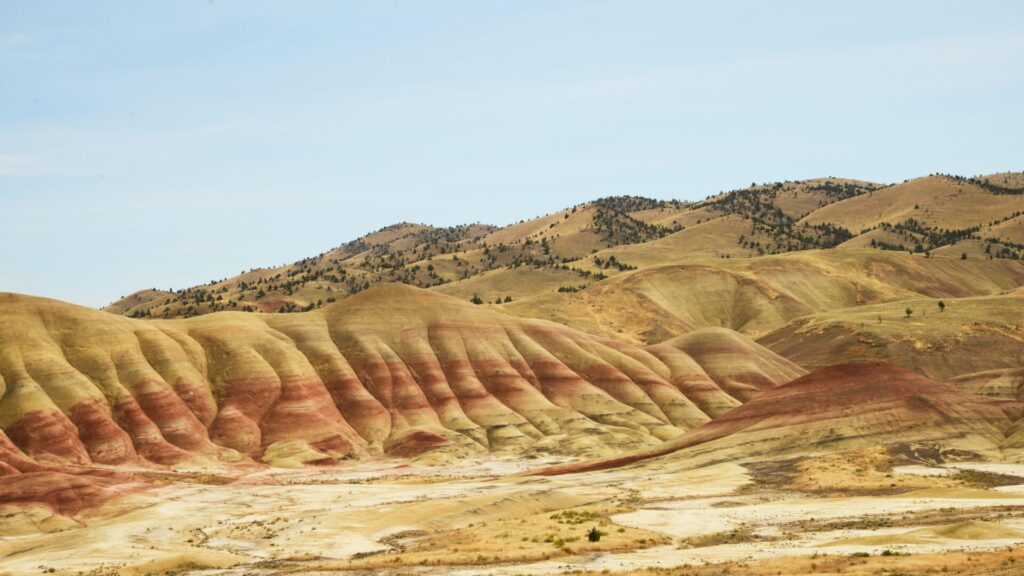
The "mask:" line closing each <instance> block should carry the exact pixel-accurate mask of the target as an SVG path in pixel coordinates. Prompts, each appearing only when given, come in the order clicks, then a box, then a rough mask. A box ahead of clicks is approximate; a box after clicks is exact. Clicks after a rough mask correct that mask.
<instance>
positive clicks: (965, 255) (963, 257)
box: [960, 252, 967, 260]
mask: <svg viewBox="0 0 1024 576" xmlns="http://www.w3.org/2000/svg"><path fill="white" fill-rule="evenodd" d="M960 259H961V260H967V252H961V253H960Z"/></svg>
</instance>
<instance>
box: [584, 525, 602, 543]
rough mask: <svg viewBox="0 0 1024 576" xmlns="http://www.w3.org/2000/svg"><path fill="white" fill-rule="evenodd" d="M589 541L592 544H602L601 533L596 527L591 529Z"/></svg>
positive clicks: (588, 536) (588, 534)
mask: <svg viewBox="0 0 1024 576" xmlns="http://www.w3.org/2000/svg"><path fill="white" fill-rule="evenodd" d="M587 540H590V541H591V542H600V541H601V531H600V530H598V529H597V528H596V527H594V528H591V529H590V532H587Z"/></svg>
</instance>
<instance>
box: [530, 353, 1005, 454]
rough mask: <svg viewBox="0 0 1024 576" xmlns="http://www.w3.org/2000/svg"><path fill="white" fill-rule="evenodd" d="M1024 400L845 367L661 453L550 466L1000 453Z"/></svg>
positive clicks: (868, 365) (903, 373) (765, 397)
mask: <svg viewBox="0 0 1024 576" xmlns="http://www.w3.org/2000/svg"><path fill="white" fill-rule="evenodd" d="M1022 415H1024V403H1022V402H1015V401H1006V400H992V399H986V398H982V397H979V396H975V395H972V394H967V393H965V392H961V391H960V390H957V389H956V388H954V387H952V386H949V385H946V384H940V383H938V382H934V381H932V380H928V379H927V378H924V377H922V376H920V375H918V374H915V373H913V372H910V371H908V370H905V369H903V368H900V367H898V366H895V365H892V364H883V363H875V362H865V363H852V364H840V365H836V366H831V367H829V368H824V369H821V370H818V371H816V372H812V373H810V374H808V375H806V376H802V377H800V378H797V379H796V380H793V381H792V382H789V383H787V384H785V385H783V386H779V387H776V388H773V389H771V390H768V391H766V392H764V393H762V394H760V395H758V396H756V397H755V398H754V399H753V400H751V401H750V402H748V403H746V404H744V405H743V406H740V407H738V408H736V409H734V410H731V411H729V412H727V413H726V414H723V415H722V416H720V417H718V418H715V419H714V420H712V421H711V422H708V423H707V424H704V425H703V426H700V427H697V428H695V429H693V430H691V431H689V432H687V433H686V434H684V435H683V436H681V437H679V438H677V439H675V440H672V441H670V442H667V443H665V445H664V446H661V447H659V448H657V449H655V450H651V451H647V452H642V453H637V454H631V455H626V456H623V457H619V458H613V459H607V460H601V461H596V462H590V463H583V464H569V465H566V466H561V467H554V468H549V469H546V470H543V471H541V472H540V473H541V474H557V473H566V472H578V471H585V470H596V469H605V468H612V467H616V466H621V465H626V464H631V463H634V462H638V461H642V460H647V459H650V458H654V457H658V456H664V457H668V458H675V459H687V460H689V461H691V462H695V463H696V462H701V461H705V460H707V459H709V458H713V459H714V460H715V461H722V460H744V459H749V458H758V457H778V456H783V455H787V454H808V453H814V452H822V451H840V450H850V449H856V448H862V447H866V446H872V445H879V444H886V443H892V442H919V441H929V442H935V443H939V444H942V445H945V446H949V447H952V448H957V449H961V450H966V451H970V452H974V453H979V454H984V453H994V452H998V451H999V449H1000V448H1001V447H1002V446H1003V444H1004V443H1005V442H1006V441H1007V438H1006V433H1007V432H1008V431H1010V430H1011V429H1012V428H1013V424H1014V422H1016V421H1017V420H1019V419H1020V418H1021V416H1022Z"/></svg>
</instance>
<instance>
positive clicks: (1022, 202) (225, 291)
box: [106, 173, 1024, 318]
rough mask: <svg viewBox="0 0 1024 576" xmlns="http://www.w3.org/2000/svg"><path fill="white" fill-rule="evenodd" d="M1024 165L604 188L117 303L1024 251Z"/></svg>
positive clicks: (502, 300)
mask: <svg viewBox="0 0 1024 576" xmlns="http://www.w3.org/2000/svg"><path fill="white" fill-rule="evenodd" d="M1020 181H1021V177H1020V173H1001V174H995V175H990V176H983V177H977V178H963V177H956V176H943V175H934V176H928V177H924V178H918V179H914V180H909V181H907V182H904V183H901V184H895V185H888V186H885V185H881V184H875V183H871V182H864V181H858V180H848V179H841V178H819V179H812V180H804V181H798V182H777V183H771V184H761V185H753V186H751V187H750V188H747V189H742V190H735V191H732V192H727V193H723V194H719V195H716V196H712V197H709V198H707V199H706V200H704V201H701V202H696V203H689V204H688V203H684V202H680V201H663V200H652V199H647V198H641V197H636V196H620V197H610V198H602V199H599V200H596V201H593V202H589V203H585V204H580V205H577V206H574V207H571V208H568V209H565V210H561V211H558V212H555V213H552V214H549V215H546V216H541V217H538V218H535V219H532V220H528V221H524V222H519V223H515V224H512V225H509V226H506V227H503V228H498V227H495V226H489V225H483V224H470V225H463V226H454V227H450V228H434V227H431V226H426V225H421V224H409V223H401V224H396V225H394V226H390V227H387V228H384V229H382V230H379V231H377V232H374V233H371V234H368V235H366V236H363V237H361V238H359V239H357V240H354V241H351V242H347V243H344V244H342V245H340V246H339V247H337V248H334V249H332V250H329V251H327V252H324V253H321V254H319V255H317V256H314V257H311V258H306V259H304V260H300V261H298V262H295V263H292V264H288V265H283V266H279V267H275V268H261V269H253V270H250V271H248V272H246V273H243V274H241V275H239V276H235V277H230V278H224V279H220V280H212V281H210V282H209V283H207V284H205V285H201V286H194V287H191V288H186V289H183V290H177V291H174V292H167V291H161V290H157V289H147V290H141V291H139V292H136V293H133V294H130V295H128V296H126V297H124V298H122V299H120V300H118V301H117V302H114V303H112V304H111V305H109V306H108V307H107V308H106V309H107V310H108V311H110V312H114V313H117V314H123V315H127V316H133V317H158V318H173V317H180V316H185V317H188V316H196V315H201V314H206V313H209V312H214V311H222V310H229V311H250V312H256V311H260V312H298V311H304V310H305V311H308V310H312V309H315V308H318V307H321V306H324V305H326V304H329V303H331V302H334V301H336V300H339V299H342V298H345V297H348V296H350V295H352V294H356V293H358V292H360V291H362V290H365V289H367V288H369V287H370V286H373V285H375V284H378V283H387V282H400V283H404V284H409V285H412V286H417V287H421V288H430V289H434V290H438V291H441V292H444V293H448V294H453V295H458V296H460V297H463V298H466V299H470V298H474V297H476V298H479V299H480V300H482V301H484V302H487V303H489V304H492V305H498V306H500V305H503V304H506V303H507V302H509V301H517V300H520V299H524V298H531V297H536V296H547V295H550V294H552V293H556V294H557V293H559V292H558V291H559V290H562V291H563V292H562V293H566V292H570V293H571V292H575V291H579V290H586V289H587V288H588V287H590V286H592V285H594V284H596V283H600V281H602V280H604V279H605V278H607V277H610V276H615V275H618V274H622V273H624V272H628V271H631V270H634V269H636V268H641V269H642V268H647V267H655V266H665V265H669V264H680V263H690V262H696V261H700V262H706V263H708V265H710V266H716V263H714V262H713V261H717V260H723V259H739V258H743V259H749V258H757V257H760V256H766V255H773V254H783V253H792V252H801V251H808V250H821V249H830V248H834V247H837V246H842V247H848V248H854V249H861V250H865V249H868V250H875V251H896V252H911V253H919V254H925V255H927V256H929V257H937V258H950V259H956V258H961V257H965V256H966V257H969V258H971V259H1011V260H1019V259H1021V258H1024V232H1021V230H1022V229H1021V222H1022V218H1024V188H1021V187H1020V185H1019V182H1020Z"/></svg>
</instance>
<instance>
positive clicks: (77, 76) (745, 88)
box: [0, 0, 1024, 306]
mask: <svg viewBox="0 0 1024 576" xmlns="http://www.w3.org/2000/svg"><path fill="white" fill-rule="evenodd" d="M1022 18H1024V3H1022V2H1015V1H1005V2H985V1H963V2H939V1H928V2H924V1H922V2H910V1H908V2H893V1H886V2H864V1H858V2H846V3H845V5H840V3H839V2H822V1H813V2H812V1H808V2H782V1H776V2H771V1H763V2H754V1H749V2H740V1H707V2H683V1H663V2H659V1H645V0H624V1H593V2H557V1H554V0H545V1H535V2H531V1H511V0H509V1H504V2H497V1H483V0H472V1H471V0H465V1H457V0H451V1H443V0H438V1H427V0H422V1H408V2H392V1H379V0H372V1H371V0H367V1H365V2H303V1H292V2H253V1H245V2H242V1H239V2H225V1H222V0H213V1H205V0H204V1H202V2H191V1H175V2H171V1H166V2H155V1H132V2H81V1H68V2H45V1H36V0H31V1H24V2H13V1H7V0H0V290H6V291H16V292H26V293H32V294H39V295H46V296H52V297H57V298H61V299H65V300H69V301H73V302H78V303H82V304H87V305H92V306H101V305H103V304H106V303H108V302H110V301H112V300H114V299H116V298H118V297H120V296H121V295H123V294H127V293H129V292H131V291H133V290H135V289H138V288H144V287H151V286H156V287H160V288H167V287H175V288H179V287H183V286H186V285H192V284H196V283H201V282H204V281H207V280H209V279H212V278H220V277H224V276H229V275H233V274H237V273H238V272H240V271H241V270H243V269H248V268H250V267H252V266H268V265H275V264H280V263H283V262H287V261H293V260H296V259H299V258H302V257H305V256H309V255H313V254H316V253H319V252H321V251H323V250H326V249H328V248H330V247H332V246H335V245H337V244H340V243H341V242H343V241H346V240H349V239H352V238H355V237H357V236H359V235H361V234H363V233H365V232H367V231H370V230H372V229H375V228H379V227H380V226H383V225H386V224H389V223H392V222H396V221H401V220H409V221H416V222H425V223H429V224H436V225H450V224H456V223H462V222H470V221H484V222H491V223H495V224H506V223H509V222H512V221H515V220H518V219H520V218H527V217H531V216H534V215H538V214H541V213H546V212H551V211H554V210H557V209H559V208H562V207H565V206H568V205H572V204H575V203H577V202H580V201H584V200H588V199H593V198H596V197H599V196H605V195H612V194H640V195H646V196H653V197H658V198H688V199H695V198H702V197H704V196H706V195H708V194H710V193H714V192H717V191H719V190H723V189H731V188H736V187H741V186H745V185H749V183H750V182H751V181H758V182H761V181H773V180H784V179H799V178H808V177H815V176H827V175H834V176H848V177H857V178H865V179H872V180H877V181H896V180H902V179H904V178H909V177H914V176H919V175H924V174H928V173H931V172H937V171H941V172H952V173H960V174H966V175H971V174H979V173H987V172H994V171H1001V170H1021V169H1024V114H1022V111H1021V109H1022V104H1021V102H1024V74H1022V73H1021V67H1022V62H1024V20H1022Z"/></svg>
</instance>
